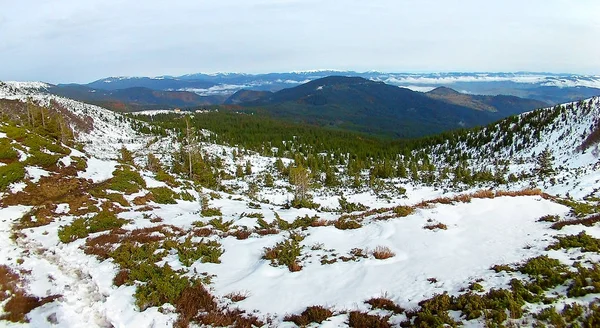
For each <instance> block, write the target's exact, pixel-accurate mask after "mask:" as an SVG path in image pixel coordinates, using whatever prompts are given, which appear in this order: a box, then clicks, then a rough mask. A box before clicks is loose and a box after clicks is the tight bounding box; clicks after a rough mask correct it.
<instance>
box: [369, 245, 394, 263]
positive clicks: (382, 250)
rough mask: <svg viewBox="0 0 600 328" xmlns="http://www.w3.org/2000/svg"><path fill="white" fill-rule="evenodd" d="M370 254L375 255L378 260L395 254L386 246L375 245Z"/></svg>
mask: <svg viewBox="0 0 600 328" xmlns="http://www.w3.org/2000/svg"><path fill="white" fill-rule="evenodd" d="M371 254H373V257H375V258H376V259H378V260H385V259H389V258H391V257H394V256H396V253H394V252H392V250H391V249H390V248H389V247H386V246H377V247H375V249H374V250H373V251H372V252H371Z"/></svg>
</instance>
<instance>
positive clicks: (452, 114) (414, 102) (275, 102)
mask: <svg viewBox="0 0 600 328" xmlns="http://www.w3.org/2000/svg"><path fill="white" fill-rule="evenodd" d="M455 94H457V93H455ZM246 95H248V94H247V93H246ZM457 95H458V97H448V96H445V97H442V96H439V94H436V93H431V94H430V95H427V94H423V93H420V92H415V91H412V90H409V89H405V88H398V87H395V86H392V85H388V84H385V83H383V82H374V81H371V80H366V79H363V78H360V77H343V76H331V77H326V78H322V79H318V80H314V81H311V82H308V83H305V84H302V85H300V86H297V87H294V88H289V89H283V90H280V91H278V92H275V93H261V94H256V93H252V94H251V96H252V97H253V98H254V99H255V100H252V101H248V102H244V103H241V105H242V106H245V107H252V108H256V109H258V110H260V111H264V112H266V113H268V114H269V115H272V116H274V117H277V118H283V119H288V120H292V121H294V122H304V123H310V124H316V125H321V126H328V127H334V128H339V129H347V130H354V131H359V132H363V133H368V134H373V135H387V136H394V137H417V136H424V135H431V134H435V133H439V132H442V131H448V130H452V129H458V128H465V127H473V126H478V125H484V124H487V123H490V122H492V121H495V120H498V119H501V118H503V117H506V116H509V115H512V114H515V113H521V112H523V111H526V110H532V109H534V108H536V106H540V105H542V103H541V102H537V101H532V100H524V99H520V98H516V97H500V96H498V97H489V98H488V97H480V98H475V97H473V96H466V95H460V94H457ZM234 97H235V98H236V101H239V94H236V95H234ZM457 98H460V99H463V98H465V99H471V100H470V102H466V101H462V102H459V101H456V99H457ZM230 99H231V98H230ZM476 102H477V103H479V104H483V105H485V106H486V107H485V109H486V110H479V108H476V106H475V105H474V104H475V103H476ZM473 109H478V110H473Z"/></svg>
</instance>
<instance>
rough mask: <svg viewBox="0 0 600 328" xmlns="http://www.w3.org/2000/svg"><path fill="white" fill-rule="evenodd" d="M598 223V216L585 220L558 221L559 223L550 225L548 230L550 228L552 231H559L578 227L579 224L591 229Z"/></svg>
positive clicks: (599, 218) (599, 220) (599, 216)
mask: <svg viewBox="0 0 600 328" xmlns="http://www.w3.org/2000/svg"><path fill="white" fill-rule="evenodd" d="M598 222H600V215H594V216H590V217H588V218H585V219H577V220H564V221H559V222H556V223H554V224H553V225H551V226H550V228H552V229H554V230H560V229H562V228H564V227H566V226H570V225H579V224H581V225H584V226H586V227H591V226H593V225H594V224H596V223H598Z"/></svg>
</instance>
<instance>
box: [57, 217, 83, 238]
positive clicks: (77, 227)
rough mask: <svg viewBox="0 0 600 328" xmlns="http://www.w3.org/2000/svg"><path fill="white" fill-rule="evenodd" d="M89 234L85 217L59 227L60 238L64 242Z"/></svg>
mask: <svg viewBox="0 0 600 328" xmlns="http://www.w3.org/2000/svg"><path fill="white" fill-rule="evenodd" d="M88 235H89V232H88V229H87V224H86V220H85V219H81V218H79V219H76V220H74V221H73V222H71V224H70V225H67V226H63V227H61V228H59V229H58V239H59V240H60V241H61V242H63V243H70V242H72V241H75V240H77V239H79V238H83V237H87V236H88Z"/></svg>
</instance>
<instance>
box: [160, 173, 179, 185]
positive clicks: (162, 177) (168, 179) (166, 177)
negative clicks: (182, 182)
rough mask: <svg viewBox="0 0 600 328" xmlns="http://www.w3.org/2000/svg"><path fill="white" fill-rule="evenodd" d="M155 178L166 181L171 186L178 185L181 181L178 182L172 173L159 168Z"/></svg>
mask: <svg viewBox="0 0 600 328" xmlns="http://www.w3.org/2000/svg"><path fill="white" fill-rule="evenodd" d="M155 178H156V180H158V181H162V182H164V183H166V184H167V185H169V186H170V187H178V186H179V183H178V182H177V180H175V178H174V177H173V176H172V175H170V174H169V173H167V172H165V171H163V170H159V171H158V172H156V176H155Z"/></svg>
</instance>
